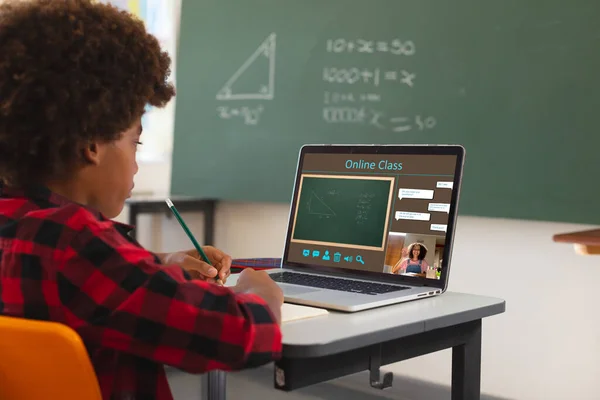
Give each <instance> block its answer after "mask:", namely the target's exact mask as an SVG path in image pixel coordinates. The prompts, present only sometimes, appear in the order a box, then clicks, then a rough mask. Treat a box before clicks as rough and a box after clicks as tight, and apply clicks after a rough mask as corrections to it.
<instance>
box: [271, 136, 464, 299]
mask: <svg viewBox="0 0 600 400" xmlns="http://www.w3.org/2000/svg"><path fill="white" fill-rule="evenodd" d="M307 154H349V155H350V154H370V155H371V154H381V155H403V154H406V155H424V156H427V155H452V156H456V166H455V170H454V179H453V190H452V196H451V200H450V201H451V202H450V213H449V217H448V228H447V231H446V238H445V240H446V244H445V246H444V257H443V263H442V273H441V276H440V279H427V278H420V277H413V276H406V275H393V274H388V273H383V272H372V271H361V270H356V269H349V268H342V267H325V266H322V265H317V264H311V263H299V262H293V261H289V260H288V252H289V247H290V243H291V235H292V228H293V224H292V216H294V215H295V213H296V203H297V202H296V197H297V196H298V195H299V193H298V187H299V184H300V175H301V174H302V165H303V164H304V157H305V156H306V155H307ZM464 158H465V149H464V147H463V146H461V145H423V144H418V145H404V144H403V145H395V144H394V145H386V144H381V145H352V144H321V145H319V144H307V145H304V146H302V148H301V149H300V151H299V154H298V163H297V167H296V175H295V178H294V190H293V191H292V198H291V201H290V214H289V218H288V227H287V234H286V240H285V246H284V251H283V256H282V263H281V267H282V268H290V269H298V270H299V271H306V272H319V273H324V274H331V275H344V276H355V277H358V278H368V279H372V280H377V281H381V282H391V283H405V284H410V285H415V286H431V287H435V288H441V289H443V290H444V291H445V290H446V288H447V287H448V276H449V273H450V265H451V257H452V248H453V245H454V232H455V225H456V215H457V213H458V203H459V198H460V189H461V182H462V175H463V165H464ZM382 267H383V265H382Z"/></svg>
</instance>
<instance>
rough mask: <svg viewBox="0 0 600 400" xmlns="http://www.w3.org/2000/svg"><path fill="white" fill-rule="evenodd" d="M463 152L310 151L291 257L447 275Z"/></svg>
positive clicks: (296, 206) (295, 262)
mask: <svg viewBox="0 0 600 400" xmlns="http://www.w3.org/2000/svg"><path fill="white" fill-rule="evenodd" d="M457 158H458V157H457V156H456V155H454V154H452V155H448V154H332V153H310V152H309V153H307V154H304V156H303V157H302V160H301V165H300V167H299V168H300V170H299V174H298V176H297V182H296V187H297V190H296V192H295V197H294V199H293V204H292V213H291V218H290V227H289V236H288V242H287V243H288V247H287V249H286V262H287V263H291V265H292V266H302V265H312V266H317V267H319V266H321V267H327V268H343V269H347V270H357V271H360V272H370V273H378V274H391V275H396V276H406V277H415V278H420V279H433V280H439V279H440V277H441V276H442V269H443V266H444V265H445V264H444V255H445V253H446V252H445V247H446V246H447V239H448V237H447V236H448V235H447V231H448V225H449V222H451V221H450V219H451V218H453V216H454V214H455V210H454V208H455V207H453V204H452V200H453V191H454V190H455V185H456V182H458V181H457V179H455V178H456V177H455V174H457V171H460V169H459V168H457V161H458V160H457Z"/></svg>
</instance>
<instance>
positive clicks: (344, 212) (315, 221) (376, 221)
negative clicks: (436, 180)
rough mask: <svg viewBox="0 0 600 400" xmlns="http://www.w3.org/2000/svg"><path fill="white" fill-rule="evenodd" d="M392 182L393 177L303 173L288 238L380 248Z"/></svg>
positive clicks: (382, 241)
mask: <svg viewBox="0 0 600 400" xmlns="http://www.w3.org/2000/svg"><path fill="white" fill-rule="evenodd" d="M393 183H394V179H393V178H383V179H368V178H364V177H354V178H352V177H348V176H345V177H331V176H318V175H317V176H313V175H305V176H303V177H302V179H301V181H300V186H299V188H300V198H299V202H298V207H296V216H295V219H294V223H293V227H292V239H293V240H295V241H305V242H320V243H321V244H337V245H339V244H340V243H341V244H347V245H357V246H365V247H368V248H373V249H374V250H383V248H384V242H385V237H384V236H385V234H386V233H387V223H388V221H389V214H388V212H389V211H388V210H389V209H391V207H390V204H391V202H392V201H393V196H392V192H393Z"/></svg>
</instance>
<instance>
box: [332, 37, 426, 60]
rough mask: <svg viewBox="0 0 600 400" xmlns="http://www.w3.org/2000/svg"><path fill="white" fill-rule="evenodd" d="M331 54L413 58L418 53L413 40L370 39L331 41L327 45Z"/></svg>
mask: <svg viewBox="0 0 600 400" xmlns="http://www.w3.org/2000/svg"><path fill="white" fill-rule="evenodd" d="M325 46H326V48H327V52H329V53H364V54H374V53H389V54H394V55H400V56H412V55H414V54H415V52H416V51H417V49H416V46H415V43H414V42H413V41H412V40H400V39H392V40H390V41H385V40H377V41H376V40H370V39H361V38H358V39H354V40H348V39H342V38H338V39H329V40H327V42H326V44H325Z"/></svg>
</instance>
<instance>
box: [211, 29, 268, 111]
mask: <svg viewBox="0 0 600 400" xmlns="http://www.w3.org/2000/svg"><path fill="white" fill-rule="evenodd" d="M275 39H276V35H275V33H271V34H270V35H269V36H268V37H267V38H266V39H265V40H264V41H263V42H262V43H261V45H260V46H258V48H257V49H256V51H255V52H254V53H252V55H251V56H250V57H249V58H248V59H247V60H246V61H245V62H244V63H243V64H242V66H241V67H240V68H238V70H237V71H235V73H234V74H233V75H232V76H231V78H229V80H228V81H227V82H225V85H223V87H222V88H221V90H219V92H218V93H217V100H273V98H274V97H275V43H276V40H275ZM263 64H264V65H263ZM251 69H253V70H256V69H259V72H261V75H264V77H262V79H264V80H265V82H260V81H259V82H258V83H257V84H256V85H254V84H252V85H251V86H252V88H251V89H248V88H240V89H238V90H236V86H241V84H242V83H244V82H243V80H244V79H243V78H244V77H245V76H247V75H251V74H250V70H251ZM253 78H254V77H252V76H251V77H250V78H248V79H250V80H251V79H253ZM245 83H246V85H245V86H249V85H248V83H249V82H245ZM250 83H251V82H250ZM254 86H257V87H256V88H255V87H254Z"/></svg>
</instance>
